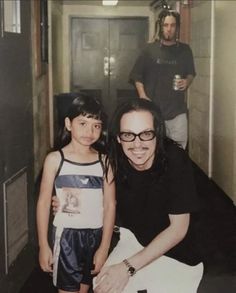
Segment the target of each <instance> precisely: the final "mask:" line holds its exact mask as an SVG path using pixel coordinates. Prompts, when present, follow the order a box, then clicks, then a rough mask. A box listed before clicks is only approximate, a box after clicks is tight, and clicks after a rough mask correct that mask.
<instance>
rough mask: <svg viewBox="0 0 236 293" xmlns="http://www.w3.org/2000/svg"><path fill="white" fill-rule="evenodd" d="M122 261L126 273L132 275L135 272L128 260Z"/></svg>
mask: <svg viewBox="0 0 236 293" xmlns="http://www.w3.org/2000/svg"><path fill="white" fill-rule="evenodd" d="M123 263H124V264H125V266H126V267H127V273H128V274H129V276H131V277H132V276H133V275H134V274H135V273H136V269H135V268H134V267H133V266H132V265H131V264H130V263H129V262H128V260H127V259H124V260H123Z"/></svg>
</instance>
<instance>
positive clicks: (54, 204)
mask: <svg viewBox="0 0 236 293" xmlns="http://www.w3.org/2000/svg"><path fill="white" fill-rule="evenodd" d="M59 207H60V202H59V199H58V198H57V196H56V195H53V197H52V212H53V215H54V216H55V214H56V213H57V212H58V211H59Z"/></svg>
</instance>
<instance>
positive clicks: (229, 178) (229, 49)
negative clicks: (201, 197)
mask: <svg viewBox="0 0 236 293" xmlns="http://www.w3.org/2000/svg"><path fill="white" fill-rule="evenodd" d="M235 15H236V1H215V58H214V61H215V82H214V84H215V86H214V108H213V109H214V125H213V126H214V138H213V169H212V171H213V173H212V178H213V179H214V181H215V182H216V183H218V185H219V186H221V187H222V189H223V190H224V191H225V192H226V193H227V194H228V195H230V196H231V197H232V198H233V200H234V203H235V204H236V181H235V175H236V174H235V169H236V124H235V113H236V112H235V110H236V109H235V107H236V57H235V51H236V49H235V48H236V33H235V32H236V22H235V17H234V16H235Z"/></svg>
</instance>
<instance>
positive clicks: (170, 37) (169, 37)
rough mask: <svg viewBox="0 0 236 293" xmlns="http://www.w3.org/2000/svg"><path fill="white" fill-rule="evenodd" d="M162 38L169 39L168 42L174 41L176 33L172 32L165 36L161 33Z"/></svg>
mask: <svg viewBox="0 0 236 293" xmlns="http://www.w3.org/2000/svg"><path fill="white" fill-rule="evenodd" d="M162 40H163V41H169V42H173V41H174V42H175V41H176V34H174V35H173V36H165V35H164V34H163V33H162Z"/></svg>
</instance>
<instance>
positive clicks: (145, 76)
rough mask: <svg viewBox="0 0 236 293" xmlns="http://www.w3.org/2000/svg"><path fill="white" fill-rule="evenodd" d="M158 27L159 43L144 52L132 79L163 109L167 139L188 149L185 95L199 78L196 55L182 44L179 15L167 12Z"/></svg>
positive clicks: (132, 73)
mask: <svg viewBox="0 0 236 293" xmlns="http://www.w3.org/2000/svg"><path fill="white" fill-rule="evenodd" d="M157 25H158V26H159V32H158V36H159V40H156V41H155V42H153V43H150V44H148V45H147V47H146V48H145V49H144V51H143V52H142V54H141V55H140V56H139V58H138V59H137V61H136V63H135V65H134V67H133V69H132V71H131V73H130V80H131V81H132V82H133V83H134V84H135V87H136V89H137V92H138V95H139V97H140V98H143V99H150V100H153V101H154V102H155V103H156V104H157V105H158V106H159V107H160V109H161V112H162V115H163V118H164V120H165V124H166V131H167V136H169V137H170V138H172V139H173V140H175V141H176V142H178V143H179V144H180V145H182V146H183V148H186V145H187V140H188V127H187V104H186V97H185V96H186V91H187V89H188V87H189V86H190V84H191V82H192V81H193V79H194V77H195V75H196V73H195V67H194V61H193V54H192V50H191V48H190V47H189V45H187V44H184V43H181V42H179V30H180V15H179V13H178V12H176V11H173V10H163V11H162V12H161V13H160V14H159V18H158V20H157ZM176 75H177V76H178V77H177V79H175V76H176Z"/></svg>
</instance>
